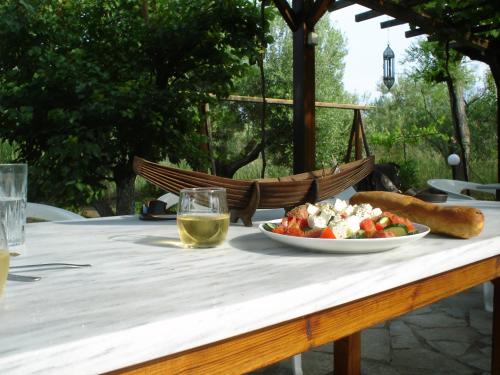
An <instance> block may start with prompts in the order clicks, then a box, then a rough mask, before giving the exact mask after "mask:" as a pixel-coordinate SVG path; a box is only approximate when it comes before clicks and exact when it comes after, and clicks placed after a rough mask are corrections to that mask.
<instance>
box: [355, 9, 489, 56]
mask: <svg viewBox="0 0 500 375" xmlns="http://www.w3.org/2000/svg"><path fill="white" fill-rule="evenodd" d="M355 2H356V3H357V4H359V5H362V6H364V7H367V8H370V9H372V10H374V11H377V12H380V13H384V14H386V15H388V16H391V17H394V18H397V19H399V20H402V21H405V22H407V23H410V24H413V25H417V26H418V27H420V28H421V29H422V31H423V33H424V34H429V35H432V34H439V35H441V36H443V37H444V38H446V39H449V40H455V41H457V42H460V43H462V44H464V45H470V47H473V48H478V49H483V50H486V49H488V47H489V42H488V40H486V39H482V38H478V37H476V36H474V35H472V33H469V34H464V33H463V32H461V31H460V30H457V29H455V28H453V27H450V26H449V25H447V24H445V23H444V21H443V20H441V19H438V18H436V17H433V16H432V15H430V14H428V13H425V12H417V11H415V10H412V9H410V8H409V7H408V6H404V5H402V4H399V3H396V2H394V1H390V0H384V1H382V0H355ZM403 4H404V3H403ZM414 5H416V4H414ZM481 61H484V59H483V60H481Z"/></svg>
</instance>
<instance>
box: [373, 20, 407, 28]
mask: <svg viewBox="0 0 500 375" xmlns="http://www.w3.org/2000/svg"><path fill="white" fill-rule="evenodd" d="M405 23H407V22H406V21H404V20H398V19H395V18H394V19H392V20H388V21H383V22H380V28H381V29H386V28H388V27H393V26H398V25H404V24H405Z"/></svg>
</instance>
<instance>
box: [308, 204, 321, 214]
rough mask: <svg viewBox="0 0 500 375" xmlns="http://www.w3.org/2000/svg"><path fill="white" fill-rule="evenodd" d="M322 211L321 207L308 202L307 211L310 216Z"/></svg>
mask: <svg viewBox="0 0 500 375" xmlns="http://www.w3.org/2000/svg"><path fill="white" fill-rule="evenodd" d="M319 211H320V208H319V207H317V206H315V205H314V204H311V203H307V213H308V214H309V215H310V216H314V215H316V214H317V213H318V212H319Z"/></svg>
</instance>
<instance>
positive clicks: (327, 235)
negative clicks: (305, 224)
mask: <svg viewBox="0 0 500 375" xmlns="http://www.w3.org/2000/svg"><path fill="white" fill-rule="evenodd" d="M320 238H336V237H335V234H334V233H333V231H332V228H330V227H326V228H325V229H323V231H322V232H321V236H320Z"/></svg>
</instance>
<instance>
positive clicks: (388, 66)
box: [384, 44, 394, 90]
mask: <svg viewBox="0 0 500 375" xmlns="http://www.w3.org/2000/svg"><path fill="white" fill-rule="evenodd" d="M384 85H385V86H386V87H387V89H388V90H390V89H391V87H392V85H394V52H393V51H392V49H391V47H389V44H388V45H387V48H386V49H385V51H384Z"/></svg>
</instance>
